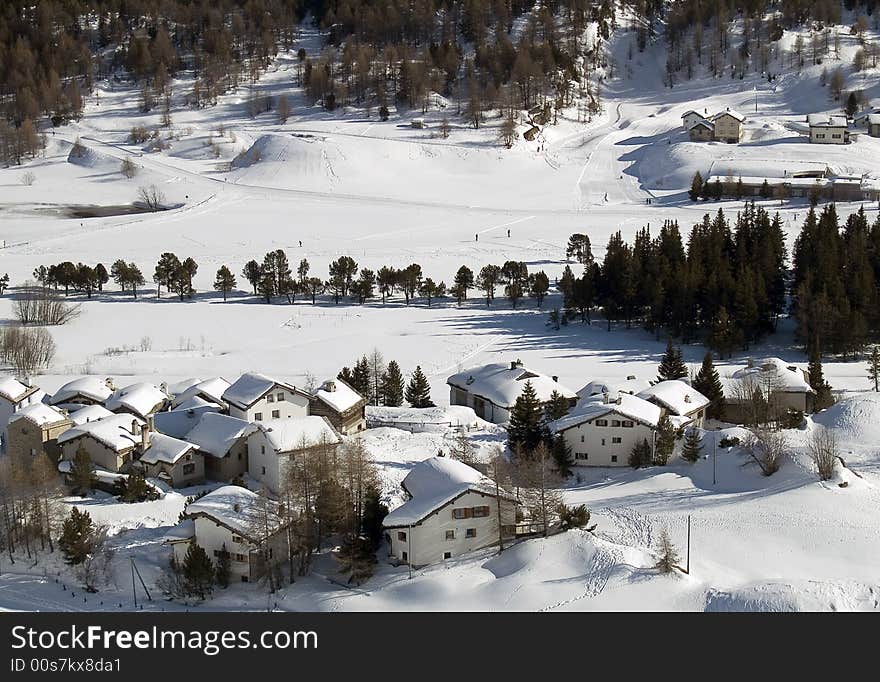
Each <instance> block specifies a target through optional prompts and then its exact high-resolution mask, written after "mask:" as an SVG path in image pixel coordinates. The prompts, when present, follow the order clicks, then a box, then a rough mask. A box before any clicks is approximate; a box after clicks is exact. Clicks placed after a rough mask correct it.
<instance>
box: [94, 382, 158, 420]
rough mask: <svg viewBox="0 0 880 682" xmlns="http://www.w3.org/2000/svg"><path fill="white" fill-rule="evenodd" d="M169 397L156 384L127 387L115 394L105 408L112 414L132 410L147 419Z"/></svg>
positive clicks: (139, 384) (105, 404)
mask: <svg viewBox="0 0 880 682" xmlns="http://www.w3.org/2000/svg"><path fill="white" fill-rule="evenodd" d="M166 400H168V395H167V394H166V393H165V391H163V390H162V389H161V388H159V387H158V386H156V385H155V384H150V383H138V384H132V385H131V386H125V387H124V388H120V389H118V390H117V391H115V392H114V393H113V395H112V396H110V398H108V400H107V402H105V403H104V406H105V407H106V408H107V409H108V410H110V411H111V412H116V411H117V410H123V409H124V410H130V411H131V412H133V413H134V414H136V415H138V416H139V417H146V416H148V415H150V414H152V413H153V412H154V410H155V409H156V407H157V406H160V409H161V405H162V404H164V402H165V401H166Z"/></svg>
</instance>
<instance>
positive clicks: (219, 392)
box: [172, 377, 231, 407]
mask: <svg viewBox="0 0 880 682" xmlns="http://www.w3.org/2000/svg"><path fill="white" fill-rule="evenodd" d="M230 385H231V384H230V383H229V382H228V381H226V379H224V378H223V377H213V378H211V379H205V380H204V381H198V382H197V383H195V384H191V385H190V386H188V387H187V388H186V389H184V390H183V391H181V392H179V393H175V394H173V395H174V401H173V402H172V405H174V406H175V407H177V406H178V405H180V404H182V403H185V402H186V401H188V400H190V399H192V398H198V397H201V398H205V399H207V400H208V401H210V402H213V403H222V402H223V393H224V392H225V391H226V389H228V388H229V387H230Z"/></svg>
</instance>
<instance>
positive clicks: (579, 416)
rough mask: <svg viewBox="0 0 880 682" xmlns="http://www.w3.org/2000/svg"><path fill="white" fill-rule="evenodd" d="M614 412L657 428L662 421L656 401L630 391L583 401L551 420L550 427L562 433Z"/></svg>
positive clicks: (555, 431)
mask: <svg viewBox="0 0 880 682" xmlns="http://www.w3.org/2000/svg"><path fill="white" fill-rule="evenodd" d="M612 413H613V414H618V415H620V416H621V417H623V418H624V419H631V420H632V421H636V422H639V423H641V424H645V425H647V426H650V427H652V428H655V427H656V426H657V424H658V422H659V421H660V413H661V410H660V407H658V406H657V405H655V404H654V403H651V402H648V401H647V400H645V399H644V398H639V397H638V396H635V395H629V394H628V393H618V394H604V395H601V396H595V397H594V398H593V399H592V400H590V399H587V400H583V401H581V402H580V403H578V405H577V407H575V408H574V410H572V411H571V412H570V413H568V414H567V415H565V416H564V417H562V418H561V419H557V420H556V421H554V422H551V423H550V425H549V428H550V431H552V432H553V433H560V432H562V431H565V430H566V429H570V428H572V427H575V426H579V425H580V424H583V423H585V422H588V421H592V420H593V419H597V418H599V417H604V416H605V415H606V414H612Z"/></svg>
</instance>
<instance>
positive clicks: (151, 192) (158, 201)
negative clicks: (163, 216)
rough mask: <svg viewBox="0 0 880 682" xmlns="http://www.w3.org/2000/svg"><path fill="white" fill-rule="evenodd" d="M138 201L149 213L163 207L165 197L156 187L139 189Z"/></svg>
mask: <svg viewBox="0 0 880 682" xmlns="http://www.w3.org/2000/svg"><path fill="white" fill-rule="evenodd" d="M138 200H139V201H140V202H141V203H142V204H143V205H144V206H146V207H147V208H148V209H149V210H151V211H159V210H161V209H162V208H163V207H164V205H165V195H164V194H163V193H162V190H161V189H159V188H158V187H156V185H150V186H149V187H147V186H141V187H139V188H138Z"/></svg>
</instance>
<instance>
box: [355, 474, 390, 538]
mask: <svg viewBox="0 0 880 682" xmlns="http://www.w3.org/2000/svg"><path fill="white" fill-rule="evenodd" d="M386 516H388V507H387V506H386V505H385V504H383V503H382V497H381V495H380V493H379V489H378V488H377V487H376V486H374V485H370V486H368V487H367V491H366V495H365V496H364V512H363V518H362V520H361V528H362V529H363V533H364V536H365V537H367V538H368V539H369V540H370V543H371V544H372V546H373V548H374V549H375V548H377V547H378V546H379V545H380V544H381V543H382V534H383V529H382V522H383V521H384V520H385V517H386Z"/></svg>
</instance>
